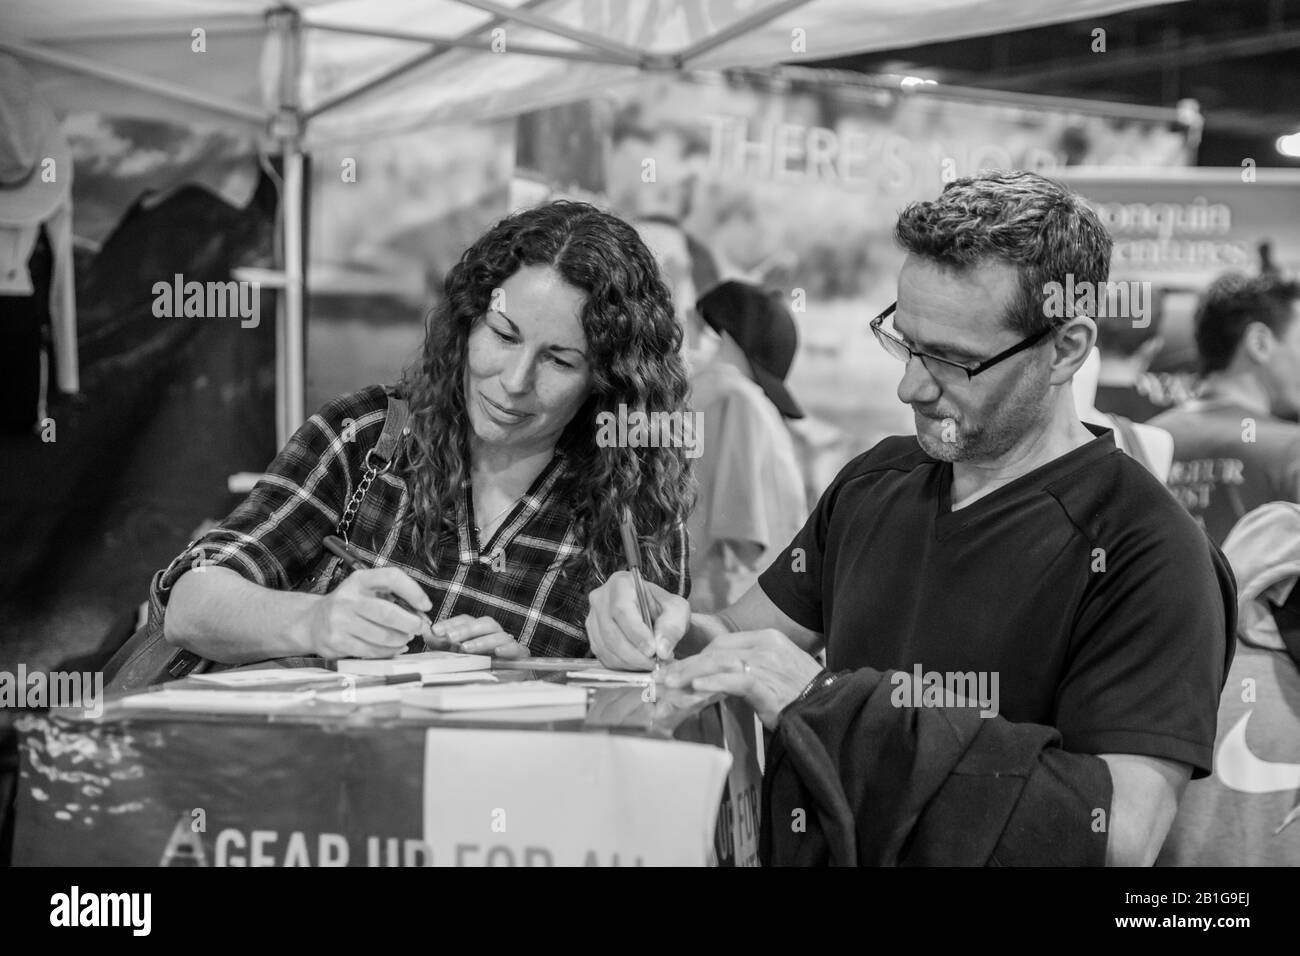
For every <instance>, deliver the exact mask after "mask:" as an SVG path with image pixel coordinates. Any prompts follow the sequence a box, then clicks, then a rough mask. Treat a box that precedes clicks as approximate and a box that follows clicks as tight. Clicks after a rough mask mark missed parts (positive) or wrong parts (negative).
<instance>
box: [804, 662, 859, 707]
mask: <svg viewBox="0 0 1300 956" xmlns="http://www.w3.org/2000/svg"><path fill="white" fill-rule="evenodd" d="M848 673H850V672H849V671H832V670H830V669H829V668H825V667H823V668H822V669H821V670H820V671H818V672H817V673H816V674H815V675H814V676H813V679H812V680H810V681H809V682H808V684H807V686H805V687H804V689H803V690H801V691H800V692H799V696H798V697H796V698H795V699H794V702H795V703H796V704H798V703H802V702H803V701H805V700H807V699H808V698H809V697H811V696H812V695H813V694H816V693H818V692H819V691H823V690H825V689H826V688H827V687H830V686H831V685H832V684H834V683H835V682H836V681H838V680H839V679H840V678H842V677H844V676H846V675H847V674H848Z"/></svg>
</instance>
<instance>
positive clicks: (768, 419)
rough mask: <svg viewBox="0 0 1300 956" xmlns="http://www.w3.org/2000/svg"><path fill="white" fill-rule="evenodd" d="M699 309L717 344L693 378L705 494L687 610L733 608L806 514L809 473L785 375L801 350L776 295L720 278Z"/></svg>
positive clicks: (694, 517) (692, 523)
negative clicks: (797, 442)
mask: <svg viewBox="0 0 1300 956" xmlns="http://www.w3.org/2000/svg"><path fill="white" fill-rule="evenodd" d="M696 309H697V311H698V313H699V315H700V316H701V317H702V318H703V320H704V322H705V323H706V324H707V325H708V326H709V327H710V328H712V329H713V330H714V331H715V332H717V333H718V335H719V336H720V338H721V343H720V344H719V346H718V351H717V352H716V353H715V355H714V357H713V360H712V361H711V362H709V363H708V364H707V365H705V366H704V367H703V368H700V369H697V370H696V371H695V372H694V374H692V376H691V394H690V399H689V402H690V406H691V408H692V409H693V410H695V411H697V412H700V413H701V414H702V416H703V432H704V440H703V442H702V446H703V454H702V455H701V457H700V460H699V462H698V463H697V465H696V469H697V470H696V475H697V477H698V480H699V495H698V498H697V500H696V506H695V510H694V511H693V512H692V513H691V517H690V520H689V521H688V522H687V525H686V527H687V530H688V531H689V533H690V540H691V573H692V579H693V582H694V586H693V588H692V591H691V608H692V610H694V611H699V612H706V611H716V610H721V609H722V608H724V607H727V606H729V605H731V604H733V603H734V602H735V601H736V600H737V599H739V598H740V596H741V595H742V594H744V593H745V592H746V591H748V590H749V589H750V588H751V587H752V586H753V585H754V582H755V581H757V580H758V573H759V571H761V570H762V569H763V567H765V566H766V565H767V564H768V563H769V562H770V561H771V560H772V557H773V556H774V555H775V554H776V552H777V551H778V550H779V549H780V548H782V547H783V546H784V545H785V544H786V542H788V541H789V540H790V539H791V538H792V537H794V535H795V532H797V531H798V530H799V528H801V527H802V526H803V523H804V520H805V519H806V518H807V516H808V508H807V498H806V496H805V494H804V487H803V476H802V474H801V472H800V470H799V464H798V458H797V457H796V455H795V448H794V443H793V441H792V438H791V435H790V432H789V430H788V429H787V428H786V425H785V419H797V418H802V417H803V410H802V409H801V408H800V407H799V404H798V403H797V402H796V401H795V399H794V396H792V395H791V394H790V390H789V389H788V388H787V387H786V384H785V377H786V374H787V373H788V372H789V370H790V365H791V364H792V363H793V361H794V356H795V351H796V349H797V346H798V335H797V333H796V331H795V324H794V318H793V317H792V316H791V315H790V313H789V311H788V310H787V309H786V308H785V306H784V304H783V303H782V301H781V294H780V293H779V292H768V291H764V290H763V289H760V288H759V287H757V286H753V285H749V284H748V283H744V282H724V283H722V284H721V285H719V286H717V287H716V288H715V289H713V290H712V291H711V292H709V293H708V294H706V295H705V296H704V297H703V298H701V299H700V301H699V303H698V305H697V306H696Z"/></svg>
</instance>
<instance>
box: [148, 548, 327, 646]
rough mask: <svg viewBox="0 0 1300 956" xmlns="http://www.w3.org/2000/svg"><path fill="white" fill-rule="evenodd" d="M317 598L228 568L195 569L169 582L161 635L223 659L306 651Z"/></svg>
mask: <svg viewBox="0 0 1300 956" xmlns="http://www.w3.org/2000/svg"><path fill="white" fill-rule="evenodd" d="M320 600H321V598H320V596H319V595H315V594H301V593H298V592H295V591H273V590H271V589H270V588H264V587H262V586H261V585H258V584H254V583H253V582H252V581H249V580H247V579H245V578H243V577H240V576H239V575H238V574H236V573H235V572H234V571H231V570H230V569H229V568H212V567H205V568H201V569H195V570H193V571H190V572H189V573H188V574H185V575H182V576H181V578H180V580H178V581H177V582H176V584H175V585H174V586H173V587H172V593H171V598H170V600H169V601H168V602H167V613H166V615H165V616H164V618H163V636H164V637H165V638H166V639H167V641H168V642H169V643H171V644H175V645H176V646H178V647H183V648H185V649H186V650H188V651H193V652H194V653H195V654H198V655H200V656H201V657H206V658H208V659H209V660H213V661H217V662H218V663H222V664H247V663H251V662H253V661H263V660H268V659H271V658H276V657H293V656H298V655H305V654H311V653H313V650H312V643H311V636H310V633H309V625H308V617H309V615H310V611H311V609H312V606H313V604H314V603H315V602H317V601H320Z"/></svg>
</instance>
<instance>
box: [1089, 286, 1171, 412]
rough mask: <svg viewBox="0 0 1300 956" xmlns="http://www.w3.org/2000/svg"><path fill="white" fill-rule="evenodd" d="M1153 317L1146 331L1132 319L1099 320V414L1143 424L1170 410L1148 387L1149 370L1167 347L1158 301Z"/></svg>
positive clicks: (1097, 407) (1097, 396)
mask: <svg viewBox="0 0 1300 956" xmlns="http://www.w3.org/2000/svg"><path fill="white" fill-rule="evenodd" d="M1152 313H1153V314H1152V315H1151V316H1150V322H1149V324H1148V325H1147V326H1146V328H1137V327H1135V326H1134V324H1133V319H1132V318H1130V317H1121V316H1102V317H1099V318H1098V319H1097V350H1098V351H1099V352H1100V353H1101V367H1100V369H1099V371H1098V373H1097V394H1096V397H1095V398H1094V400H1093V404H1094V406H1095V407H1096V409H1097V411H1099V412H1104V413H1105V414H1107V415H1121V416H1123V417H1124V418H1127V419H1128V420H1129V421H1131V422H1139V423H1141V422H1145V421H1147V420H1148V419H1150V418H1153V417H1155V416H1156V415H1159V414H1160V413H1161V412H1163V411H1164V410H1165V408H1166V406H1164V405H1161V404H1159V403H1157V402H1155V401H1153V400H1152V398H1151V390H1150V389H1149V388H1148V387H1147V381H1148V380H1147V369H1149V368H1150V367H1151V362H1152V361H1153V360H1154V359H1155V357H1156V356H1157V355H1158V354H1160V349H1161V348H1162V347H1163V346H1164V339H1163V338H1161V337H1160V319H1161V315H1160V307H1159V305H1158V300H1157V304H1155V305H1153V308H1152Z"/></svg>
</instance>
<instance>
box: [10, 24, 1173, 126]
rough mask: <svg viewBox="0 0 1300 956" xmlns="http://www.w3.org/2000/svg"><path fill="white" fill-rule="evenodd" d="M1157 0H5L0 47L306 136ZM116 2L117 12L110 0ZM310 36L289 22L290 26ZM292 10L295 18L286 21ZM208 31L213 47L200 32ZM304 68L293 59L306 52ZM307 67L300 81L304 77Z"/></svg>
mask: <svg viewBox="0 0 1300 956" xmlns="http://www.w3.org/2000/svg"><path fill="white" fill-rule="evenodd" d="M1146 5H1149V0H1034V2H1032V3H1026V2H1024V0H299V2H297V3H296V4H293V5H292V11H296V17H295V16H293V15H292V13H291V15H290V16H282V17H279V18H277V17H276V16H275V15H274V11H276V10H281V11H290V7H286V6H283V5H280V4H276V3H272V2H269V0H113V2H112V3H111V4H87V3H85V2H84V0H5V8H4V11H3V13H0V49H3V50H4V51H5V52H8V53H11V54H13V55H16V56H18V57H19V58H20V59H22V60H23V61H24V62H25V63H26V65H27V66H28V68H29V69H30V70H31V72H32V73H33V74H34V75H35V76H36V78H37V82H38V83H39V84H40V85H41V88H42V91H43V92H44V93H45V94H46V95H47V96H48V97H49V98H50V100H51V101H52V102H54V103H55V104H56V107H57V108H59V109H61V110H62V111H64V112H73V111H85V110H99V111H104V112H110V113H117V114H121V115H135V116H151V117H161V118H184V119H187V120H196V119H206V120H212V121H218V122H226V123H235V124H237V125H242V126H245V127H250V128H254V129H259V130H263V131H265V130H266V129H267V124H268V121H269V118H270V117H271V116H272V115H274V114H275V112H276V111H277V109H278V108H279V107H280V106H281V105H283V104H288V105H290V106H292V105H294V100H295V99H296V105H297V108H298V111H299V113H300V114H301V116H302V118H303V119H304V120H305V123H304V126H303V133H304V140H303V145H304V146H306V147H307V148H310V147H312V146H313V145H320V144H324V143H331V142H347V141H350V140H357V139H361V138H368V137H373V136H376V135H381V134H383V133H387V132H398V131H403V130H409V129H413V128H416V127H419V126H422V125H428V124H431V123H438V122H456V121H464V120H468V119H492V118H502V117H507V116H512V115H516V114H518V113H521V112H526V111H529V110H533V109H537V108H539V107H542V106H548V105H553V104H556V103H560V102H564V101H567V100H571V99H576V98H580V97H583V96H587V95H590V94H591V93H592V92H594V91H596V90H599V89H601V88H604V87H608V86H609V85H611V84H613V83H618V82H624V81H627V80H630V79H634V78H635V77H636V76H637V75H638V74H639V73H640V72H641V71H643V70H671V69H681V68H684V69H717V68H723V67H732V66H756V65H759V66H767V65H771V64H773V63H778V62H797V61H800V60H813V59H825V58H828V57H834V56H838V55H842V54H846V53H852V52H867V51H871V50H881V49H888V48H891V47H897V46H904V45H912V44H917V43H928V42H934V41H938V40H947V39H953V38H956V37H964V36H975V35H980V34H988V33H995V32H1001V31H1006V30H1014V29H1021V28H1026V27H1031V26H1041V25H1043V24H1046V23H1052V22H1057V21H1061V20H1073V19H1079V18H1084V17H1094V16H1095V17H1098V18H1100V17H1101V16H1103V15H1104V14H1107V13H1112V12H1115V11H1119V10H1125V9H1130V8H1133V7H1140V6H1146ZM105 7H110V8H111V15H110V14H109V13H108V11H107V10H106V9H105ZM295 20H296V23H297V27H298V29H297V37H298V39H297V41H296V42H289V41H287V40H285V39H284V36H286V35H289V34H288V33H286V34H284V35H281V34H279V33H277V30H279V29H283V30H285V31H291V29H292V28H291V26H290V25H291V24H292V23H293V22H294V21H295ZM277 23H279V24H280V26H279V27H277ZM197 29H202V30H203V31H204V36H203V45H204V47H205V50H204V51H202V52H200V51H198V50H195V49H194V46H196V45H197V41H196V40H195V39H194V35H193V31H195V30H197ZM295 54H296V56H297V60H298V68H297V69H294V68H293V62H294V55H295ZM293 76H296V77H297V79H296V81H295V80H293V79H292V77H293Z"/></svg>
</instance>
